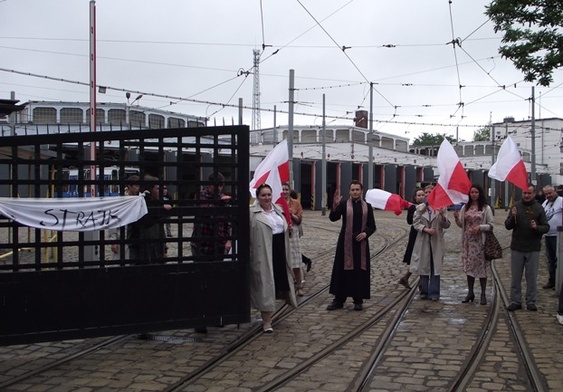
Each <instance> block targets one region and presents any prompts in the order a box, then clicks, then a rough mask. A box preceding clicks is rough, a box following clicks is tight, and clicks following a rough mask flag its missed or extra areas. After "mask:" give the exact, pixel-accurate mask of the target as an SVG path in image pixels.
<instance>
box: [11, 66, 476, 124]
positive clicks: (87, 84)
mask: <svg viewBox="0 0 563 392" xmlns="http://www.w3.org/2000/svg"><path fill="white" fill-rule="evenodd" d="M0 72H9V73H14V74H18V75H23V76H30V77H35V78H39V79H45V80H52V81H56V82H61V83H70V84H75V85H79V86H90V83H88V82H81V81H74V80H68V79H64V78H56V77H52V76H47V75H39V74H34V73H31V72H22V71H16V70H12V69H6V68H1V67H0ZM98 87H105V88H106V89H107V90H113V91H119V92H125V93H127V92H129V93H131V94H142V95H144V96H146V97H155V98H164V99H167V100H175V101H185V102H191V103H195V104H202V105H218V106H224V107H231V108H234V109H238V108H239V105H238V104H228V103H222V102H214V101H206V100H199V99H193V98H187V97H178V96H173V95H166V94H157V93H151V92H146V91H139V90H133V89H129V88H122V87H112V86H102V85H96V88H98ZM242 108H243V109H247V110H251V109H252V108H251V107H249V106H244V105H243V106H242ZM259 110H261V111H264V112H270V113H273V112H274V110H273V109H267V108H259ZM276 112H277V113H284V114H288V112H287V111H284V110H279V109H277V110H276ZM295 115H298V116H303V117H319V116H320V114H318V113H304V112H303V113H301V112H295ZM326 117H327V118H333V119H347V120H350V121H352V120H353V117H342V116H330V115H329V116H326ZM374 121H375V122H377V123H382V124H385V123H394V124H402V125H416V126H434V127H450V126H451V124H441V123H420V122H412V121H385V120H374ZM460 126H463V127H472V128H475V127H482V126H483V124H464V125H460Z"/></svg>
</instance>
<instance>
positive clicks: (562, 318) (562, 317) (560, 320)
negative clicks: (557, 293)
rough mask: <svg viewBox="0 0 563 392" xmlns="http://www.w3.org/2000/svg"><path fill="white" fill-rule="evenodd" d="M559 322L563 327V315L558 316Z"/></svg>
mask: <svg viewBox="0 0 563 392" xmlns="http://www.w3.org/2000/svg"><path fill="white" fill-rule="evenodd" d="M557 321H559V324H561V325H563V314H558V315H557Z"/></svg>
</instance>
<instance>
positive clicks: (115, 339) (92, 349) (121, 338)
mask: <svg viewBox="0 0 563 392" xmlns="http://www.w3.org/2000/svg"><path fill="white" fill-rule="evenodd" d="M130 336H131V335H120V336H112V337H110V338H109V339H104V340H102V341H101V342H99V343H95V344H93V345H91V346H90V347H87V348H84V349H79V351H77V352H75V353H73V354H70V355H67V356H65V357H63V358H60V359H57V360H54V361H52V362H49V363H47V364H44V365H41V366H39V367H37V368H35V369H33V370H30V371H27V372H25V373H23V374H20V375H18V376H16V377H12V378H10V379H8V380H4V381H2V382H0V391H3V390H5V389H6V388H8V387H10V386H12V385H16V384H18V383H21V382H22V381H25V380H28V379H30V378H32V377H35V376H37V375H38V374H41V373H45V372H47V371H49V370H52V369H55V368H57V367H59V366H61V365H64V364H66V363H69V362H71V361H74V360H76V359H79V358H82V357H84V356H86V355H88V354H91V353H93V352H96V351H98V350H101V349H104V348H108V347H111V346H112V345H115V344H117V343H120V342H122V341H124V340H126V339H128V338H130ZM89 341H90V339H88V342H89ZM27 365H28V366H29V364H27ZM19 366H21V364H20V365H19Z"/></svg>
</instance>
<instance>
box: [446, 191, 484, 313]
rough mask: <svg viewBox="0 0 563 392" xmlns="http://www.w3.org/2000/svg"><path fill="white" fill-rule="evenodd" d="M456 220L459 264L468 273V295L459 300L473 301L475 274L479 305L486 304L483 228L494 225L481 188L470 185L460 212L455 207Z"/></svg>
mask: <svg viewBox="0 0 563 392" xmlns="http://www.w3.org/2000/svg"><path fill="white" fill-rule="evenodd" d="M454 218H455V223H456V224H457V225H458V226H459V227H461V228H462V234H461V246H462V253H461V266H462V268H463V272H465V274H466V275H467V289H468V292H467V296H466V297H465V299H464V300H463V301H461V302H463V303H467V302H473V300H474V299H475V294H474V292H473V286H474V284H475V278H478V279H479V283H480V284H481V305H486V304H487V296H486V289H487V273H488V263H489V262H488V261H487V260H485V252H484V244H485V234H484V233H483V232H485V231H489V230H492V229H493V210H492V209H491V207H490V206H489V205H488V204H487V200H486V198H485V193H484V191H483V188H481V186H479V185H475V184H473V185H471V189H470V191H469V201H468V202H467V204H465V205H464V206H463V207H462V208H461V210H460V211H459V213H458V212H457V211H454Z"/></svg>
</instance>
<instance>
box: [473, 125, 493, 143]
mask: <svg viewBox="0 0 563 392" xmlns="http://www.w3.org/2000/svg"><path fill="white" fill-rule="evenodd" d="M489 140H491V127H489V126H488V125H487V126H485V127H483V128H481V129H478V130H477V131H476V132H475V135H473V141H474V142H486V141H489Z"/></svg>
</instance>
